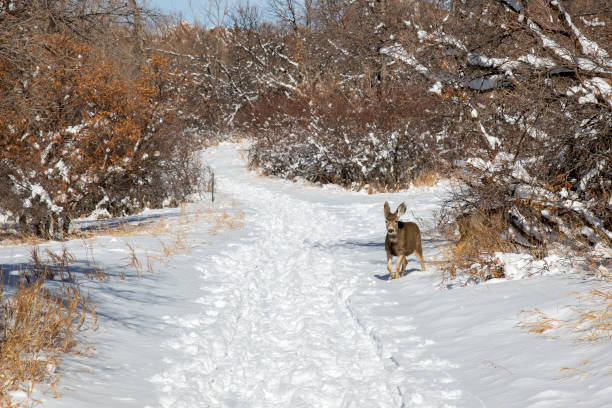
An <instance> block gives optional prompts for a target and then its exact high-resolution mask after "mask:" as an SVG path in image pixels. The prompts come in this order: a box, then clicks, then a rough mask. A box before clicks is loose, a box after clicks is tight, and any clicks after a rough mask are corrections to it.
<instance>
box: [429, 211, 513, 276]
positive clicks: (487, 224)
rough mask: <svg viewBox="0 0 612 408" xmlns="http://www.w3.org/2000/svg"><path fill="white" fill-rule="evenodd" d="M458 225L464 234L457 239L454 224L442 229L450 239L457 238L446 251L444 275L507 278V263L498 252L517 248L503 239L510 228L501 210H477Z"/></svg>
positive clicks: (443, 266)
mask: <svg viewBox="0 0 612 408" xmlns="http://www.w3.org/2000/svg"><path fill="white" fill-rule="evenodd" d="M455 225H457V226H458V228H459V230H460V233H461V236H460V239H459V240H458V241H457V240H456V238H455V231H454V228H447V229H446V230H441V233H443V234H444V235H445V236H446V238H447V239H448V240H449V241H455V243H454V244H451V245H450V247H449V248H448V249H447V250H446V251H443V262H442V264H443V265H442V268H441V269H442V271H443V279H445V280H446V279H455V278H456V277H457V276H458V275H459V274H467V275H469V276H473V277H475V278H477V279H479V280H488V279H492V278H503V277H505V275H504V267H503V265H500V264H499V262H498V261H497V260H496V259H495V252H505V251H508V250H514V246H512V245H510V244H509V243H508V242H506V241H504V240H502V238H501V237H500V233H501V232H502V231H503V230H504V229H505V228H506V224H505V222H504V219H503V216H502V215H501V214H475V215H472V216H470V217H469V219H462V220H459V221H458V222H457V224H453V227H454V226H455Z"/></svg>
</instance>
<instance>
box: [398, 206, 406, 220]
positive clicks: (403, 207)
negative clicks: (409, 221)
mask: <svg viewBox="0 0 612 408" xmlns="http://www.w3.org/2000/svg"><path fill="white" fill-rule="evenodd" d="M405 212H406V204H404V203H401V204H400V205H399V207H397V216H398V217H401V216H402V215H404V213H405Z"/></svg>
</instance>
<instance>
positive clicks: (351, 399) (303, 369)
mask: <svg viewBox="0 0 612 408" xmlns="http://www.w3.org/2000/svg"><path fill="white" fill-rule="evenodd" d="M209 160H211V161H212V164H213V166H214V167H215V168H216V169H217V176H216V180H217V181H218V187H219V190H220V191H222V192H223V193H224V194H226V195H228V196H229V197H231V198H232V199H235V200H237V202H238V203H239V204H240V206H241V207H242V208H243V209H244V211H245V212H246V219H245V220H244V221H245V230H247V231H248V236H246V237H244V238H243V239H241V240H240V241H239V242H236V243H233V244H231V245H230V246H229V247H228V248H227V249H225V250H224V251H222V252H221V253H220V254H218V255H216V256H214V257H213V259H211V260H206V261H204V262H202V264H201V270H202V279H203V288H204V291H205V293H204V294H203V296H202V297H201V299H200V302H201V304H202V305H203V307H202V310H200V311H199V313H197V314H194V315H191V316H188V317H186V318H183V319H182V322H183V329H182V333H181V335H180V336H179V337H178V338H177V339H176V340H173V341H171V342H170V344H169V346H170V347H172V348H174V349H181V350H185V356H184V357H185V359H184V360H182V361H175V362H173V363H172V364H171V365H170V367H169V368H168V370H167V371H166V372H164V373H163V374H161V375H159V376H157V377H156V381H157V382H159V383H160V384H163V386H164V391H165V395H164V396H163V397H162V398H161V402H162V405H163V406H165V407H195V406H228V407H229V406H239V407H401V406H406V404H409V403H411V402H413V403H421V402H427V403H429V405H431V406H443V405H444V402H449V401H450V400H453V401H456V400H457V399H461V392H460V391H459V390H457V389H455V388H454V387H453V383H454V381H455V380H454V379H453V378H452V377H451V376H449V375H448V374H447V373H446V372H445V371H444V367H445V366H446V365H447V364H450V363H447V362H444V361H436V362H435V363H434V364H430V362H431V361H432V360H431V358H429V359H428V360H427V361H425V362H423V361H421V360H419V359H417V358H415V359H414V361H413V365H414V366H415V369H413V370H406V367H401V369H400V367H399V363H398V361H397V360H396V359H394V356H393V355H392V353H390V350H389V349H387V347H385V346H384V345H383V343H382V342H381V341H380V340H379V337H380V336H382V335H383V333H373V332H371V331H369V329H368V328H367V327H366V326H364V325H363V323H362V322H361V321H360V319H359V317H357V316H356V314H355V311H354V310H353V308H352V306H351V303H350V300H349V299H350V296H351V295H352V294H353V293H354V292H355V290H356V289H357V288H358V287H359V286H360V285H362V284H363V281H364V280H365V281H370V282H369V283H370V285H371V286H372V287H374V286H376V282H375V280H376V279H377V278H376V276H375V275H374V274H371V275H369V276H363V275H360V274H359V273H358V271H360V270H363V267H361V268H359V267H358V265H356V263H359V262H360V263H361V264H362V265H363V264H367V263H370V264H371V263H372V261H375V260H373V259H359V258H360V255H361V257H362V258H363V253H362V252H363V251H359V249H360V248H364V247H365V248H368V247H369V248H370V249H377V250H378V251H377V255H378V256H377V258H378V260H376V262H375V264H377V265H379V267H378V268H377V269H379V272H380V275H381V276H379V277H378V278H379V279H386V277H385V276H383V275H384V273H386V272H385V270H384V259H385V256H384V248H383V246H382V244H380V243H379V242H377V241H376V240H373V239H371V237H372V236H379V235H380V233H381V231H383V230H384V228H383V221H382V203H381V202H380V198H378V199H377V200H366V203H353V202H350V201H349V202H348V203H346V201H345V202H344V204H340V203H338V204H336V205H333V204H332V205H330V203H329V201H330V200H331V201H333V194H331V193H330V192H329V191H328V192H325V191H324V190H323V191H321V190H318V191H317V192H316V193H314V191H309V192H308V193H307V194H305V195H303V196H302V197H299V193H300V192H302V193H304V191H303V189H302V190H298V189H292V188H291V187H290V184H287V183H279V182H278V181H273V182H271V181H269V180H265V179H263V178H261V177H257V176H255V175H253V174H247V173H245V169H244V162H243V161H242V160H240V159H239V157H238V155H237V152H236V151H235V150H234V149H232V148H227V147H220V148H219V149H218V150H217V151H216V152H215V154H214V155H212V156H211V157H210V158H209ZM313 193H314V194H313ZM363 197H364V198H365V197H367V196H363ZM226 199H227V197H226ZM319 200H320V201H319ZM367 201H370V202H374V201H375V202H374V203H373V204H372V203H367ZM408 205H409V208H410V203H408ZM379 207H380V208H379ZM429 216H431V214H430V215H429ZM426 252H427V249H426ZM412 261H414V260H412ZM413 265H416V263H414V264H412V263H411V264H410V265H409V269H414V268H411V267H412V266H413ZM370 269H371V266H370ZM212 288H214V290H213V289H212ZM379 290H380V289H379ZM371 295H374V297H375V295H376V293H371ZM371 306H373V307H375V306H376V304H373V305H371ZM382 306H383V307H384V306H385V305H382ZM386 306H389V305H386ZM392 318H393V319H394V324H393V328H394V329H395V330H399V331H410V330H411V326H410V324H409V321H410V318H409V317H408V316H407V315H395V316H392ZM413 342H414V343H416V344H412V345H410V346H412V347H414V346H416V347H420V348H424V347H426V345H427V340H426V339H420V338H413ZM411 353H412V354H413V355H415V354H414V353H413V352H411ZM411 371H412V373H411ZM422 371H435V373H431V372H430V373H428V376H427V381H419V380H416V381H415V379H416V378H410V376H411V375H414V376H417V374H418V373H422ZM432 378H433V379H439V380H434V381H431V379H432ZM177 379H178V380H177ZM423 399H426V401H424V400H423Z"/></svg>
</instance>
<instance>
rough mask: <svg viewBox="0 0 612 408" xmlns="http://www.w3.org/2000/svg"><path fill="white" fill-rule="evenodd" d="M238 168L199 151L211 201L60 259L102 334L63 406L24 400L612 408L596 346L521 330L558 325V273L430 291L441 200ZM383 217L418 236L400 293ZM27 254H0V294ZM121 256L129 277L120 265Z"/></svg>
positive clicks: (233, 161)
mask: <svg viewBox="0 0 612 408" xmlns="http://www.w3.org/2000/svg"><path fill="white" fill-rule="evenodd" d="M243 156H244V152H242V147H241V146H240V145H235V144H228V143H226V144H221V145H220V146H218V147H216V148H212V149H210V150H209V151H207V152H206V153H205V160H206V161H207V162H208V163H209V164H210V165H211V166H212V168H214V170H215V175H216V184H217V190H218V195H217V197H216V201H215V202H214V203H211V202H210V200H209V197H207V200H203V201H202V202H199V203H195V204H191V205H189V206H188V207H187V208H186V210H185V211H184V212H180V211H179V210H155V211H149V212H147V213H145V214H144V215H143V217H144V218H145V219H146V220H147V221H151V222H159V221H160V220H162V221H161V222H162V223H163V224H165V225H167V226H169V227H166V228H165V229H164V231H163V232H161V233H160V234H159V235H152V234H144V233H143V234H142V235H134V234H131V235H128V236H97V237H95V238H91V239H89V240H78V241H77V240H75V241H69V242H67V243H65V245H66V246H67V247H68V249H69V250H70V251H71V252H72V253H73V254H74V255H75V257H76V258H77V260H78V262H80V263H82V264H85V263H86V262H87V260H88V259H93V258H95V262H96V264H97V265H98V266H99V267H100V268H103V269H104V271H105V272H106V273H107V274H108V275H110V281H108V282H98V281H95V280H87V279H85V278H84V277H82V276H79V277H78V279H79V281H80V282H81V285H82V287H83V290H84V291H88V292H89V294H90V296H91V298H92V299H93V301H94V302H95V304H96V313H97V316H98V328H97V329H96V330H94V331H86V332H84V333H83V335H84V336H85V337H86V340H87V341H88V342H90V343H91V344H92V345H93V346H94V347H95V351H94V352H93V353H91V354H90V355H88V356H70V357H67V358H66V359H64V361H63V362H62V364H61V365H60V368H59V369H60V370H61V373H62V377H61V380H60V383H59V386H58V388H57V391H58V392H59V393H60V394H61V398H53V395H51V394H50V393H48V392H45V390H44V388H43V387H39V388H37V389H36V390H35V392H34V394H33V397H32V398H33V399H38V400H40V401H41V403H42V406H44V407H79V408H81V407H83V408H85V407H164V408H169V407H176V408H179V407H184V408H187V407H189V408H192V407H292V408H293V407H295V408H299V407H346V408H349V407H350V408H358V407H413V406H414V407H458V408H460V407H467V408H471V407H475V408H478V407H493V408H498V407H532V408H536V407H537V408H546V407H550V408H553V407H554V408H557V407H604V406H612V385H611V382H610V379H611V378H612V377H611V374H612V372H611V370H612V358H611V357H610V356H611V353H610V351H612V350H611V346H610V343H609V342H608V343H587V342H579V341H576V338H575V337H574V336H573V335H572V334H571V333H569V332H567V331H563V330H557V331H553V332H552V335H546V334H545V335H539V334H533V333H529V332H528V330H526V329H525V328H523V327H521V324H520V323H521V322H525V319H526V317H525V316H526V314H525V313H522V314H521V311H533V310H536V309H537V310H540V311H542V312H544V313H547V314H549V315H551V316H554V317H556V318H563V317H565V316H568V315H569V314H571V310H572V307H573V306H575V305H576V304H577V303H578V302H579V300H578V298H577V297H576V294H575V293H572V292H578V293H579V294H581V293H586V292H587V291H588V290H589V288H590V284H589V281H588V280H586V279H583V278H580V277H579V276H577V275H575V274H574V275H572V274H570V272H571V270H570V269H569V267H567V268H565V267H564V268H557V270H558V273H554V274H549V276H543V275H542V274H536V275H535V276H532V277H530V278H528V279H519V280H491V281H488V282H485V283H482V284H479V285H476V286H470V285H468V286H457V285H456V286H452V285H448V286H447V285H446V284H444V283H443V282H442V278H441V274H440V272H439V270H438V268H437V263H436V261H437V260H438V259H439V258H440V257H441V250H442V248H443V247H444V246H445V244H446V243H445V242H444V240H443V239H442V237H441V236H440V235H439V234H437V233H436V232H435V231H434V230H433V226H434V220H433V217H434V212H435V211H436V210H439V208H440V205H441V202H442V201H443V199H444V198H445V197H446V196H447V194H448V189H449V186H448V185H447V184H444V183H442V184H439V185H437V186H435V187H425V188H413V189H409V190H405V191H402V192H400V193H394V194H374V195H368V194H365V193H363V192H351V191H346V190H342V189H340V188H336V187H331V188H330V187H318V186H313V185H310V184H303V183H291V182H286V181H281V180H276V179H268V178H264V177H261V176H258V175H256V174H254V173H252V172H248V171H247V170H246V164H245V163H244V160H243V159H242V157H243ZM385 200H388V201H389V202H390V203H391V204H392V207H393V208H395V207H396V206H397V205H398V204H400V203H401V202H405V203H406V204H407V207H408V211H407V212H406V215H405V216H404V217H403V218H404V219H405V220H413V221H416V222H418V223H419V224H420V226H421V230H422V231H423V248H424V257H425V263H426V266H427V271H426V272H422V271H421V270H420V267H419V263H418V261H417V259H416V258H415V257H414V256H410V257H409V258H408V267H407V272H408V274H407V276H406V277H404V278H402V279H397V280H389V279H388V273H387V271H386V269H385V265H386V256H385V250H384V236H385V228H384V227H385V225H384V217H383V203H384V202H385ZM83 223H85V221H82V222H81V226H82V225H83ZM128 244H129V246H128ZM59 247H60V244H59V243H56V242H50V243H47V244H44V245H41V248H43V249H44V248H52V249H57V248H59ZM130 247H132V248H133V249H134V253H133V254H132V252H131V249H130ZM92 248H93V249H92ZM171 248H175V249H176V250H175V251H172V250H171ZM92 253H93V256H92V255H91V254H92ZM160 254H164V255H160ZM29 255H30V253H29V248H28V247H25V246H4V247H0V259H2V263H3V265H2V267H3V269H4V270H5V272H7V276H8V282H7V283H9V284H10V282H11V281H10V279H11V278H13V279H15V277H14V273H15V271H16V270H17V269H18V266H19V265H22V264H23V263H25V262H27V260H28V258H29ZM132 255H136V256H137V257H139V258H140V259H141V260H143V262H142V265H141V268H140V269H141V270H137V269H138V268H134V267H133V266H132V267H129V266H127V265H128V264H130V259H133V257H132ZM144 260H150V262H149V263H148V265H150V268H149V269H150V270H151V271H152V272H151V271H147V270H146V269H147V267H146V266H145V265H146V262H145V261H144ZM552 269H555V268H552ZM11 271H13V274H12V275H11ZM75 273H76V272H75ZM139 273H141V274H142V278H141V279H138V277H137V275H138V274H139ZM122 276H124V277H125V279H121V277H122ZM6 279H7V278H5V280H6ZM5 284H6V283H5ZM527 316H528V315H527ZM15 397H16V398H17V399H19V398H22V399H23V398H25V394H24V395H20V394H15Z"/></svg>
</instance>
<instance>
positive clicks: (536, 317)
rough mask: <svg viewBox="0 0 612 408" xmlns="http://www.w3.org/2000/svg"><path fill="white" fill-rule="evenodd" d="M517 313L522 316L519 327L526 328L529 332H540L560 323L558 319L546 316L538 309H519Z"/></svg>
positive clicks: (558, 325) (553, 327) (554, 327)
mask: <svg viewBox="0 0 612 408" xmlns="http://www.w3.org/2000/svg"><path fill="white" fill-rule="evenodd" d="M519 315H522V316H523V320H522V321H520V322H519V327H521V328H523V329H526V330H527V331H528V332H529V333H536V334H542V333H545V332H548V331H549V330H552V329H557V328H559V327H561V325H562V322H561V321H560V320H558V319H554V318H552V317H550V316H548V315H547V314H546V313H543V312H542V311H540V310H539V309H534V310H521V312H520V313H519Z"/></svg>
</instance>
